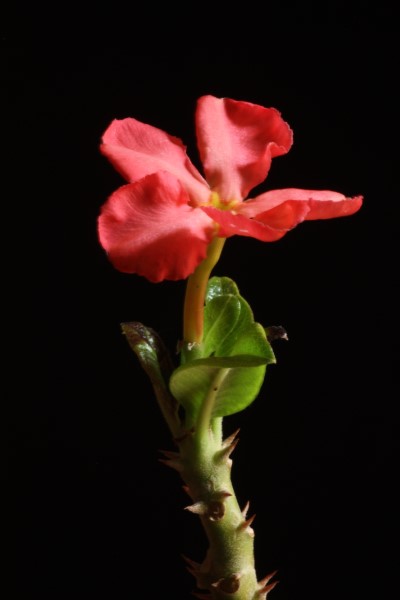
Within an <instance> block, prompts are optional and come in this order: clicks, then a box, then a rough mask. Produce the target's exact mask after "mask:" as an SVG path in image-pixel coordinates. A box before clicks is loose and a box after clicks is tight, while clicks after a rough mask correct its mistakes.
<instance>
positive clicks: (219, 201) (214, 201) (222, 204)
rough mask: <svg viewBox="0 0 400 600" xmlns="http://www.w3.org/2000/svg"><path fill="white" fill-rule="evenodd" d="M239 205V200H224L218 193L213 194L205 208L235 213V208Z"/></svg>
mask: <svg viewBox="0 0 400 600" xmlns="http://www.w3.org/2000/svg"><path fill="white" fill-rule="evenodd" d="M238 204H240V202H239V200H224V199H223V198H221V197H220V195H219V194H218V192H211V195H210V199H209V201H208V202H207V204H205V206H213V207H214V208H218V209H219V210H231V211H232V212H234V208H235V206H237V205H238Z"/></svg>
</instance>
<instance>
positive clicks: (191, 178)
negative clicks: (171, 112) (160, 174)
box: [100, 118, 210, 202]
mask: <svg viewBox="0 0 400 600" xmlns="http://www.w3.org/2000/svg"><path fill="white" fill-rule="evenodd" d="M100 150H101V152H102V153H103V154H104V155H105V156H107V158H108V159H109V160H110V162H111V163H112V164H113V165H114V167H115V168H116V169H117V171H119V173H121V175H122V176H123V177H124V178H125V179H126V180H127V181H131V182H135V181H137V180H138V179H141V178H142V177H145V176H146V175H149V174H150V173H155V172H157V171H167V172H168V173H171V174H172V175H174V176H175V177H176V178H177V179H179V181H180V182H181V183H182V185H183V186H184V187H185V189H186V190H187V192H188V193H189V195H190V196H191V199H192V201H194V202H197V201H198V202H206V201H207V200H208V198H209V195H210V190H209V189H208V184H207V182H206V181H205V180H204V179H203V177H202V176H201V175H200V173H199V172H198V170H197V169H196V168H195V167H194V165H193V164H192V163H191V162H190V159H189V157H188V156H187V154H186V148H185V146H184V145H183V143H182V142H181V140H180V139H179V138H176V137H173V136H172V135H168V133H165V132H164V131H162V130H161V129H158V128H157V127H152V126H151V125H147V124H146V123H141V122H140V121H137V120H136V119H129V118H128V119H122V120H118V119H115V120H114V121H112V123H111V125H110V126H109V127H108V129H107V130H106V132H105V133H104V135H103V144H102V145H101V146H100Z"/></svg>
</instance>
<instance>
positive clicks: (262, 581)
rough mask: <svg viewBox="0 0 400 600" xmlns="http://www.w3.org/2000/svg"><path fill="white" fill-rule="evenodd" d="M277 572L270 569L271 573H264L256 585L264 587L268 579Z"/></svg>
mask: <svg viewBox="0 0 400 600" xmlns="http://www.w3.org/2000/svg"><path fill="white" fill-rule="evenodd" d="M277 572H278V571H272V573H270V574H269V575H266V576H265V577H264V579H260V581H259V582H258V585H259V586H260V587H264V585H266V584H267V583H268V581H269V580H270V579H272V578H273V577H275V575H276V574H277Z"/></svg>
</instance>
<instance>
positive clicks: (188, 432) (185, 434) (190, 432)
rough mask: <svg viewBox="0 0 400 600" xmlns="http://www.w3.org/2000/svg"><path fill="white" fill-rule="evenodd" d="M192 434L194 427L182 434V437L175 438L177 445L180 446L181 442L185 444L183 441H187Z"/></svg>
mask: <svg viewBox="0 0 400 600" xmlns="http://www.w3.org/2000/svg"><path fill="white" fill-rule="evenodd" d="M192 433H194V427H192V428H191V429H188V430H186V431H184V432H183V433H182V435H180V436H179V437H175V438H174V442H175V444H177V445H178V446H179V444H180V443H181V442H183V440H185V439H186V438H187V437H188V436H189V435H192Z"/></svg>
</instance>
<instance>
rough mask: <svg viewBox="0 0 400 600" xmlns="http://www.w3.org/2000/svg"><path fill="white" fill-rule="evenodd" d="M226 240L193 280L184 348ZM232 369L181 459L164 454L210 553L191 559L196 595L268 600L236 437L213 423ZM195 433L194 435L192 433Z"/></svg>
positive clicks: (197, 332) (216, 382)
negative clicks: (237, 479) (240, 490)
mask: <svg viewBox="0 0 400 600" xmlns="http://www.w3.org/2000/svg"><path fill="white" fill-rule="evenodd" d="M224 243H225V239H224V238H215V239H214V240H213V241H212V243H211V244H210V245H209V247H208V252H207V257H206V258H205V260H204V261H203V262H202V263H201V264H200V265H199V266H198V267H197V269H196V270H195V272H194V273H193V274H192V275H191V276H190V277H189V280H188V283H187V288H186V296H185V305H184V319H183V320H184V332H183V333H184V342H185V343H186V344H188V345H190V344H201V342H202V340H203V325H204V303H205V294H206V289H207V283H208V279H209V276H210V273H211V271H212V269H213V268H214V266H215V264H216V263H217V261H218V259H219V257H220V255H221V252H222V248H223V245H224ZM229 371H230V369H229V368H221V369H219V370H218V371H217V373H216V375H215V377H214V378H213V380H212V381H211V384H210V387H209V390H208V392H207V394H206V395H205V398H204V400H203V402H202V405H201V409H200V412H199V415H198V418H197V421H196V424H195V427H194V429H192V428H189V427H188V425H187V424H186V426H185V425H184V424H183V423H182V426H183V430H184V431H185V433H184V435H182V436H180V437H179V438H178V439H176V440H175V441H176V443H177V444H178V446H179V454H178V453H167V452H166V453H165V454H166V456H167V459H168V460H165V461H163V462H165V463H166V464H167V465H169V466H170V467H172V468H174V469H176V470H177V471H178V472H179V473H180V475H181V477H182V479H183V480H184V482H185V484H186V485H185V489H186V491H187V493H188V494H189V496H190V497H191V499H192V502H193V504H191V505H190V506H188V507H187V510H188V511H190V512H192V513H195V514H197V515H198V516H199V517H200V520H201V523H202V525H203V528H204V531H205V533H206V536H207V538H208V542H209V549H208V551H207V555H206V557H205V559H204V561H203V562H202V563H197V562H194V561H192V560H190V559H186V560H187V562H188V563H189V567H188V568H189V571H190V572H191V573H192V574H193V575H194V577H195V579H196V583H197V586H198V588H199V589H200V590H206V591H207V593H206V594H204V593H202V592H199V593H196V594H195V595H197V596H198V597H199V598H204V599H206V598H207V599H208V598H209V599H210V600H227V599H229V600H265V598H266V596H267V594H268V592H269V591H270V590H271V589H272V588H273V587H274V586H275V582H273V583H268V582H269V580H270V579H271V578H272V577H273V575H274V573H272V574H271V575H268V576H267V577H265V578H264V579H263V580H262V581H257V577H256V571H255V561H254V531H253V529H252V528H251V524H252V521H253V519H254V516H253V517H251V518H250V519H247V516H246V513H247V509H248V505H247V506H246V507H245V508H244V510H241V509H240V507H239V504H238V501H237V499H236V496H235V492H234V489H233V486H232V482H231V467H232V460H231V459H230V455H231V453H232V452H233V450H234V448H235V446H236V443H237V440H236V439H235V438H236V433H237V432H236V433H235V434H233V435H232V436H230V437H229V438H228V439H226V440H225V441H224V440H223V439H222V418H221V417H219V418H213V415H212V411H213V407H214V406H215V400H216V396H217V394H218V391H219V389H220V386H221V385H222V383H223V381H224V379H225V378H226V376H227V375H228V373H229ZM189 429H190V430H189Z"/></svg>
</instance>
